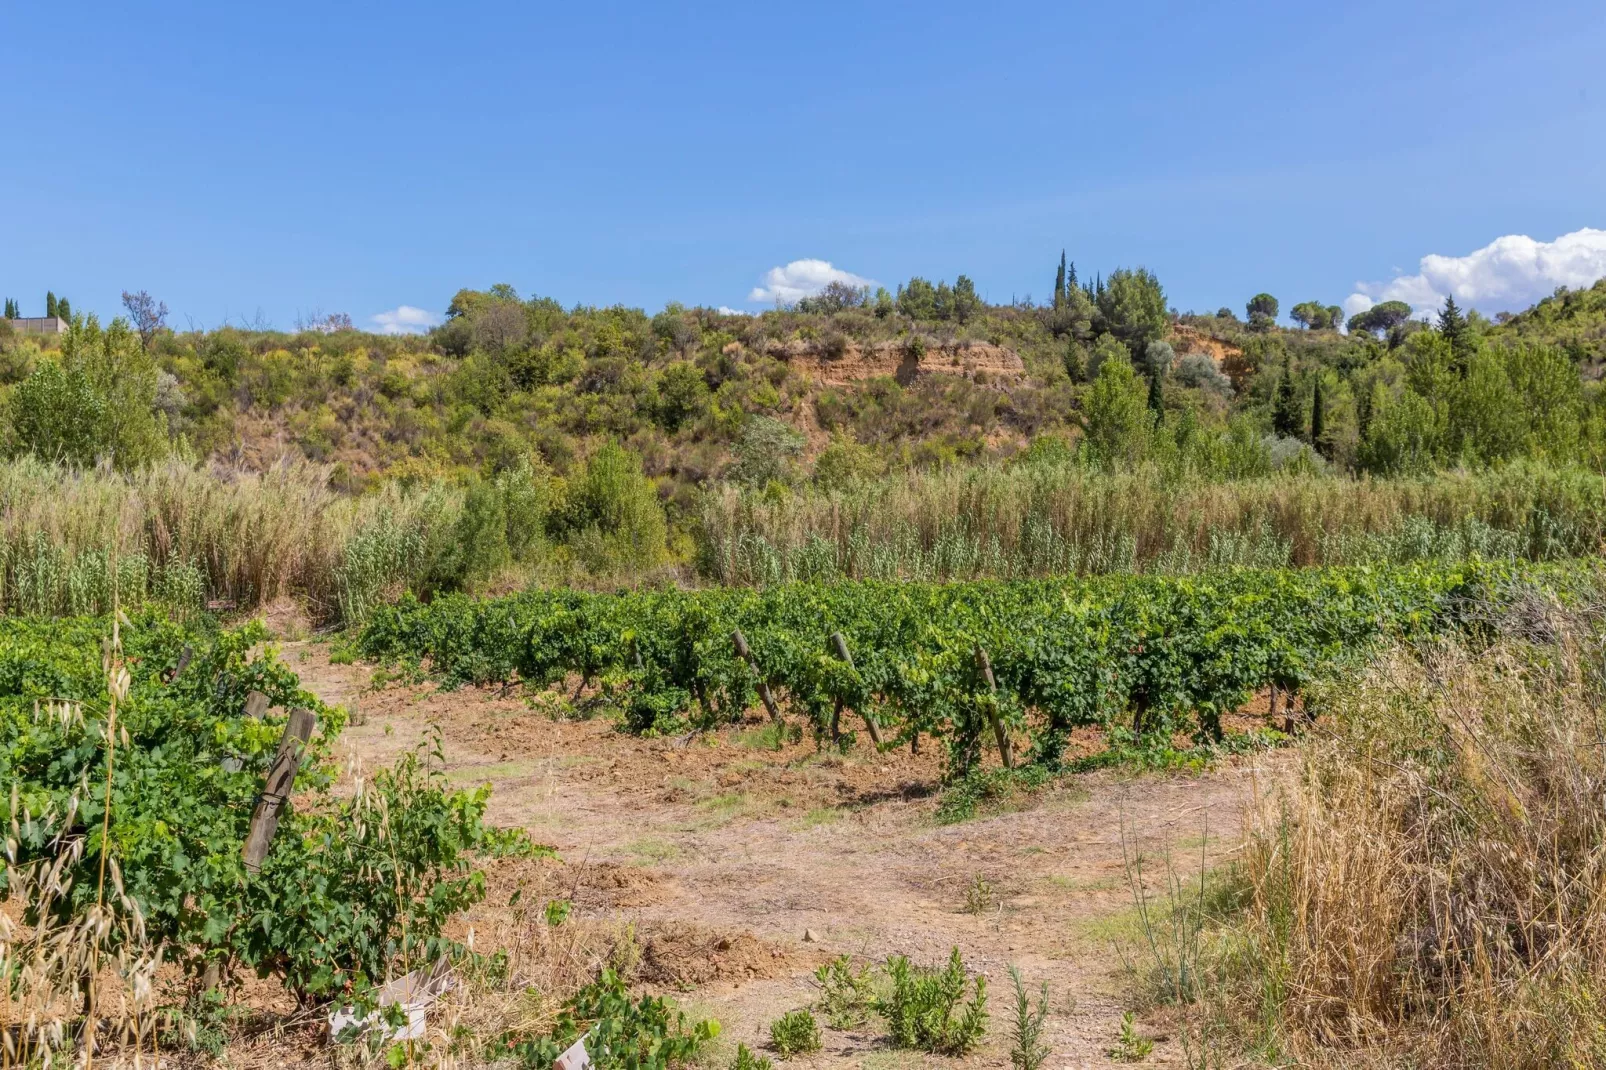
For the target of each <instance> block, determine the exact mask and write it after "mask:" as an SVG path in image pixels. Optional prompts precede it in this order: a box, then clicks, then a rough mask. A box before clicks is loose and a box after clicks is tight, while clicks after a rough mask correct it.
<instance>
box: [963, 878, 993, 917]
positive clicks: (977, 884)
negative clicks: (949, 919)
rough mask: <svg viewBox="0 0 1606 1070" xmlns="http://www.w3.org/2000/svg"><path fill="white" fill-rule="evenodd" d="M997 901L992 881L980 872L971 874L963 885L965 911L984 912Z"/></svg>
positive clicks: (968, 912)
mask: <svg viewBox="0 0 1606 1070" xmlns="http://www.w3.org/2000/svg"><path fill="white" fill-rule="evenodd" d="M997 903H998V893H997V892H996V891H995V890H994V888H993V885H992V882H991V881H989V880H988V879H987V878H986V877H985V876H983V875H982V874H980V873H976V874H972V875H971V878H970V883H969V884H968V885H966V886H965V913H966V914H985V913H987V912H988V911H989V910H991V909H992V908H993V907H994V906H996V905H997Z"/></svg>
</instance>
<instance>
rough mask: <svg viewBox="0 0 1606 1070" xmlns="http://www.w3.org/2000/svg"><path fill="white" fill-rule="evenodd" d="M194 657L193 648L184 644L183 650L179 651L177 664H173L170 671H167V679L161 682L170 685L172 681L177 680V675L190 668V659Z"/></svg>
mask: <svg viewBox="0 0 1606 1070" xmlns="http://www.w3.org/2000/svg"><path fill="white" fill-rule="evenodd" d="M194 656H195V650H194V648H193V647H191V646H190V645H189V644H187V643H186V644H185V646H184V649H183V650H180V651H179V652H178V662H177V664H175V665H174V666H173V667H172V668H171V669H169V670H168V672H167V678H166V679H165V680H164V681H163V682H164V683H169V684H170V683H172V682H173V681H174V680H177V679H178V675H179V673H181V672H183V671H184V670H185V669H187V668H189V667H190V659H191V658H193V657H194Z"/></svg>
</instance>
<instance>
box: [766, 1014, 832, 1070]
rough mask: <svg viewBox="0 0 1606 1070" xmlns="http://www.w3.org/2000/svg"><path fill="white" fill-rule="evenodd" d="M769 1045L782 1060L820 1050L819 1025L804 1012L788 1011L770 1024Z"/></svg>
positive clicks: (810, 1015) (811, 1016)
mask: <svg viewBox="0 0 1606 1070" xmlns="http://www.w3.org/2000/svg"><path fill="white" fill-rule="evenodd" d="M770 1045H771V1046H772V1047H774V1048H775V1050H776V1052H778V1053H779V1054H780V1056H781V1058H783V1059H790V1058H791V1057H792V1056H794V1055H807V1054H808V1053H809V1052H811V1051H819V1050H820V1025H819V1023H818V1022H816V1021H815V1020H814V1015H812V1014H810V1013H809V1012H808V1011H806V1010H799V1011H788V1012H787V1013H785V1014H783V1015H781V1016H780V1017H779V1018H777V1019H776V1020H775V1021H773V1022H771V1023H770Z"/></svg>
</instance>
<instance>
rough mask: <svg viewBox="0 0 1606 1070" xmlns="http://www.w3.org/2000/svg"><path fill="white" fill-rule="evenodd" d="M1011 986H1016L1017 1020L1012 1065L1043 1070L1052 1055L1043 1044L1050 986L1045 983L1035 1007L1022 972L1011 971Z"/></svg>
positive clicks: (1012, 1035)
mask: <svg viewBox="0 0 1606 1070" xmlns="http://www.w3.org/2000/svg"><path fill="white" fill-rule="evenodd" d="M1009 980H1010V983H1011V984H1013V985H1014V986H1015V1020H1014V1021H1013V1022H1012V1023H1011V1024H1010V1029H1009V1064H1010V1066H1012V1067H1013V1068H1014V1070H1041V1068H1042V1066H1043V1064H1044V1063H1046V1062H1048V1057H1049V1055H1050V1054H1052V1053H1051V1052H1050V1051H1049V1049H1048V1045H1046V1044H1044V1043H1043V1023H1044V1022H1046V1021H1047V1020H1048V982H1047V981H1044V982H1043V985H1042V987H1041V988H1040V989H1039V990H1038V993H1037V1005H1036V1006H1035V1007H1034V1006H1033V1005H1032V1001H1031V999H1030V997H1028V996H1027V994H1026V985H1025V983H1024V982H1023V981H1022V980H1021V978H1020V971H1019V970H1017V969H1016V968H1015V967H1013V966H1011V967H1010V968H1009Z"/></svg>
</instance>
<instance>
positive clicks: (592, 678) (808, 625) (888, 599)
mask: <svg viewBox="0 0 1606 1070" xmlns="http://www.w3.org/2000/svg"><path fill="white" fill-rule="evenodd" d="M1511 576H1512V570H1511V569H1510V568H1509V567H1507V566H1490V565H1479V564H1473V565H1466V566H1460V567H1455V568H1443V567H1440V568H1433V567H1421V566H1413V567H1403V568H1392V569H1370V568H1353V569H1313V570H1274V571H1241V572H1233V573H1223V574H1219V575H1208V576H1194V577H1161V576H1113V577H1102V578H1094V579H1078V580H1052V581H1022V582H975V583H959V584H913V583H879V582H861V583H841V584H833V585H794V586H787V587H780V588H774V589H770V590H764V591H755V590H748V589H737V588H721V589H710V590H693V591H684V590H655V591H637V592H621V593H617V594H588V593H583V592H577V591H570V590H548V591H531V592H527V593H522V594H516V595H511V596H507V597H503V598H495V599H473V598H469V597H466V596H460V595H453V596H448V597H444V598H440V599H437V600H435V601H434V602H431V603H428V604H424V603H420V602H418V601H416V600H413V599H411V598H406V599H403V600H402V601H401V602H400V603H398V604H396V605H394V606H390V607H386V608H384V609H382V610H381V611H379V612H377V613H375V614H374V616H373V617H372V618H371V619H370V621H369V622H368V624H367V626H366V627H365V628H364V630H363V632H362V633H361V635H360V637H359V643H358V645H359V650H360V652H361V653H362V654H363V655H364V656H367V657H370V658H375V659H379V660H404V661H405V660H422V659H426V658H427V659H428V661H429V663H430V667H431V670H432V671H433V672H435V673H437V674H439V675H440V676H442V677H444V678H446V679H448V680H450V681H453V682H458V683H475V684H485V683H492V682H502V681H508V680H512V679H515V678H517V679H521V680H523V681H525V682H526V683H529V684H533V685H536V686H546V685H550V684H554V683H557V682H558V681H560V680H563V679H564V678H565V677H568V676H571V675H579V676H581V677H582V678H583V679H584V680H585V681H589V682H594V683H596V684H598V685H599V686H602V687H603V688H605V689H606V690H607V691H608V692H609V693H610V694H611V695H612V696H613V697H614V698H615V699H616V701H617V702H618V703H619V705H620V706H621V707H622V708H623V710H624V713H625V720H626V724H627V726H628V727H629V728H630V729H632V730H634V731H638V732H649V731H667V730H671V729H675V728H679V727H681V726H684V725H686V724H691V725H693V726H697V725H707V724H710V723H713V722H716V721H719V720H724V719H731V718H733V717H735V716H737V715H739V714H740V712H741V711H742V710H744V709H746V708H748V707H749V706H751V705H754V704H755V703H756V701H757V697H756V694H755V688H756V685H757V684H758V683H759V682H760V680H764V681H767V682H768V683H769V684H770V685H771V686H772V687H773V688H775V689H776V690H777V691H780V692H782V693H784V695H785V696H786V697H787V698H788V699H789V700H790V703H791V705H792V706H793V707H794V708H795V709H797V710H799V711H801V712H802V713H804V714H805V715H806V716H807V717H808V718H809V719H810V720H812V721H813V722H814V723H815V725H816V726H818V728H819V729H820V730H821V731H824V730H826V729H827V728H828V726H831V724H832V720H833V718H834V717H835V716H836V715H838V714H839V713H840V711H841V710H842V709H843V708H844V707H846V708H848V709H851V710H853V711H856V712H857V713H859V714H860V715H863V716H866V717H868V718H874V720H875V723H876V724H877V725H878V726H879V728H880V732H879V734H880V735H881V736H882V737H883V739H884V741H885V743H884V745H887V746H892V745H895V744H897V743H903V742H910V741H913V740H917V739H918V738H919V736H920V735H922V734H925V735H930V736H935V737H939V738H941V739H943V740H944V741H945V742H946V744H947V746H948V753H949V759H950V768H951V769H952V770H953V771H962V770H963V769H965V768H968V766H969V765H970V764H971V762H972V761H974V759H975V757H976V755H977V754H978V749H979V746H980V745H981V742H982V741H983V740H984V739H986V738H988V736H989V735H990V733H992V732H993V731H994V730H995V729H994V727H993V726H994V724H995V722H996V723H998V724H1001V725H1002V727H1003V728H1004V729H1005V730H1006V731H1007V733H1008V734H1009V735H1010V736H1011V737H1014V738H1022V737H1024V738H1028V739H1029V740H1030V743H1031V751H1032V753H1031V758H1032V760H1034V761H1037V762H1040V763H1044V764H1047V765H1050V766H1052V765H1054V764H1056V763H1057V762H1058V761H1059V758H1060V755H1061V752H1062V750H1063V747H1064V743H1065V740H1066V737H1067V734H1068V733H1069V732H1070V730H1071V729H1073V728H1075V727H1077V726H1080V725H1099V724H1111V723H1114V722H1116V721H1117V720H1118V719H1124V718H1128V717H1131V718H1133V720H1134V721H1135V722H1136V727H1138V728H1140V729H1141V728H1143V727H1145V726H1154V727H1157V726H1159V725H1161V724H1165V725H1169V726H1175V725H1176V724H1178V723H1179V719H1180V718H1192V719H1193V725H1194V727H1195V729H1196V732H1197V734H1198V736H1199V737H1200V738H1201V739H1206V740H1210V739H1219V738H1220V736H1221V724H1220V718H1221V714H1222V713H1223V712H1225V711H1229V710H1232V709H1235V708H1237V707H1238V706H1240V705H1241V704H1242V703H1243V702H1244V701H1245V700H1246V699H1247V698H1248V697H1249V696H1250V695H1251V694H1252V693H1253V692H1254V691H1255V690H1256V689H1257V688H1260V687H1263V686H1266V685H1268V684H1277V685H1279V686H1281V687H1283V688H1285V689H1289V690H1294V691H1297V690H1299V689H1300V688H1301V687H1302V686H1303V685H1304V684H1305V683H1306V682H1307V681H1308V680H1309V679H1310V678H1311V677H1312V675H1313V674H1316V673H1318V672H1321V671H1324V670H1326V669H1328V668H1330V667H1332V666H1333V665H1335V664H1337V663H1339V662H1340V661H1341V660H1342V659H1345V658H1349V657H1354V656H1359V655H1362V654H1364V653H1365V652H1366V651H1367V650H1368V649H1370V648H1371V647H1372V646H1373V645H1374V644H1375V643H1376V642H1377V641H1378V640H1380V639H1383V638H1386V637H1390V636H1401V637H1418V636H1422V635H1425V634H1429V633H1432V632H1434V631H1436V630H1438V629H1441V628H1443V627H1445V626H1446V625H1447V624H1448V623H1450V622H1451V621H1452V620H1453V619H1454V618H1455V615H1456V612H1457V607H1458V606H1462V605H1465V604H1467V603H1468V601H1469V600H1478V599H1483V598H1486V597H1487V596H1488V595H1489V594H1491V593H1492V592H1494V591H1495V590H1497V589H1498V588H1500V587H1501V586H1503V585H1504V584H1505V583H1506V582H1508V581H1509V580H1510V578H1511ZM737 631H740V632H741V633H742V635H743V636H744V637H745V639H746V641H747V644H748V645H749V646H750V648H751V660H750V662H749V661H744V660H743V659H742V658H741V657H739V656H738V655H737V650H736V646H735V644H734V642H733V634H734V633H736V632H737ZM836 634H840V635H841V636H842V637H843V640H844V642H845V646H846V648H847V652H848V653H849V654H850V656H851V658H852V661H851V663H850V662H849V661H847V660H844V659H843V657H842V656H841V651H840V650H839V649H838V648H836V645H835V644H834V643H833V642H832V637H833V636H835V635H836ZM983 653H984V654H985V659H984V658H983V657H982V656H981V655H982V654H983ZM984 660H985V661H986V662H988V663H990V669H991V674H992V677H993V681H995V682H996V687H994V686H992V685H991V682H989V681H988V680H987V679H986V671H985V669H984V667H983V662H984Z"/></svg>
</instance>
